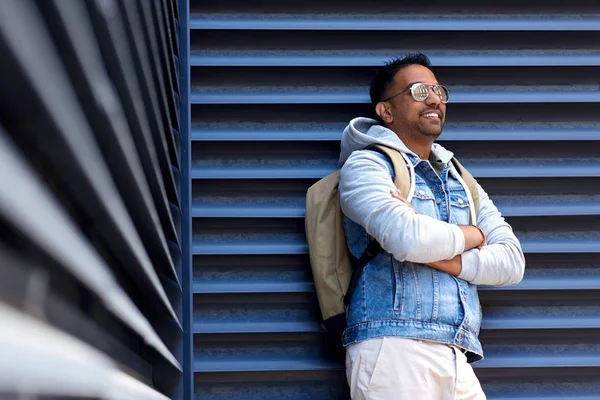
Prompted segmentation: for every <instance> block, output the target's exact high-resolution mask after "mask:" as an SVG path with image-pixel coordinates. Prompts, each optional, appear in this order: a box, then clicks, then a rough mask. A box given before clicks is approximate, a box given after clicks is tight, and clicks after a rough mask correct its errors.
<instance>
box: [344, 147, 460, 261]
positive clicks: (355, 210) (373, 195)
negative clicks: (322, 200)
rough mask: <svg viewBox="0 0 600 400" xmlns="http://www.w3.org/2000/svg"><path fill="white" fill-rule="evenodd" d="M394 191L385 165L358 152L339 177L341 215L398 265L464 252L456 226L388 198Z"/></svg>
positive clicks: (373, 155)
mask: <svg viewBox="0 0 600 400" xmlns="http://www.w3.org/2000/svg"><path fill="white" fill-rule="evenodd" d="M394 189H396V187H395V185H394V183H393V181H392V179H391V176H390V173H389V170H388V167H387V166H386V164H385V161H383V160H382V159H381V158H379V157H378V156H376V155H375V154H373V153H372V152H369V151H355V152H353V153H352V154H351V155H350V157H349V158H348V160H347V161H346V163H345V164H344V166H343V167H342V169H341V172H340V185H339V192H340V205H341V208H342V212H343V213H344V214H345V215H346V216H347V217H348V218H350V219H351V220H353V221H354V222H356V223H358V224H359V225H361V226H363V227H364V228H365V230H366V231H367V233H368V234H369V235H371V236H373V237H374V238H375V239H376V240H377V241H378V242H379V244H380V245H381V247H382V248H383V249H384V250H385V251H387V252H388V253H390V254H392V255H393V256H394V258H396V259H397V260H399V261H411V262H418V263H428V262H435V261H439V260H448V259H451V258H453V257H455V256H457V255H458V254H461V253H462V252H463V251H464V247H465V239H464V235H463V233H462V231H461V230H460V228H459V227H458V226H457V225H452V224H448V223H446V222H443V221H439V220H437V219H435V218H432V217H429V216H426V215H420V214H415V212H414V211H413V210H412V209H411V208H410V207H408V206H407V205H405V204H404V203H402V202H400V201H398V200H395V199H394V198H393V197H392V196H391V195H390V190H394Z"/></svg>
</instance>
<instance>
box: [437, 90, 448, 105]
mask: <svg viewBox="0 0 600 400" xmlns="http://www.w3.org/2000/svg"><path fill="white" fill-rule="evenodd" d="M434 91H435V94H437V95H438V97H439V98H440V100H441V101H442V103H447V102H448V89H446V88H445V87H444V86H435V87H434Z"/></svg>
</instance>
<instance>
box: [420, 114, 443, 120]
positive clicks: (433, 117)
mask: <svg viewBox="0 0 600 400" xmlns="http://www.w3.org/2000/svg"><path fill="white" fill-rule="evenodd" d="M421 117H423V118H430V119H437V120H439V119H440V114H438V113H436V112H427V113H424V114H421Z"/></svg>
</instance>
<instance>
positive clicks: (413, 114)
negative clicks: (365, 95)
mask: <svg viewBox="0 0 600 400" xmlns="http://www.w3.org/2000/svg"><path fill="white" fill-rule="evenodd" d="M417 82H422V83H429V84H435V83H438V81H437V79H436V78H435V75H434V74H433V72H431V70H430V69H429V68H426V67H424V66H422V65H409V66H407V67H404V68H403V69H401V70H400V71H398V73H397V74H396V77H395V78H394V82H393V84H392V86H391V88H390V89H389V91H388V92H387V93H385V95H384V97H385V98H387V97H389V96H393V95H394V94H396V93H398V92H400V91H402V90H404V89H406V88H408V87H410V86H411V85H412V84H413V83H417ZM388 103H389V105H390V113H391V117H392V118H393V120H392V121H391V122H388V124H389V125H391V127H392V128H393V130H394V131H396V132H397V133H400V132H403V133H406V134H409V135H413V136H414V135H421V136H428V137H433V139H434V140H435V138H437V137H438V136H439V135H440V134H441V133H442V127H443V126H444V121H445V120H446V105H445V104H444V103H442V102H441V101H440V98H439V97H438V95H437V94H435V93H434V92H433V90H432V89H430V92H429V96H428V97H427V99H425V101H416V100H415V99H413V97H412V96H411V93H410V90H408V91H406V92H405V93H402V94H400V95H398V96H396V97H394V98H393V99H391V100H389V101H388ZM386 122H387V121H386Z"/></svg>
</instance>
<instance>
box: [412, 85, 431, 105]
mask: <svg viewBox="0 0 600 400" xmlns="http://www.w3.org/2000/svg"><path fill="white" fill-rule="evenodd" d="M411 93H412V96H413V98H414V99H415V100H417V101H423V100H425V99H426V98H427V96H429V87H428V86H427V85H424V84H422V83H420V84H417V85H415V86H413V87H412V89H411Z"/></svg>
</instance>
